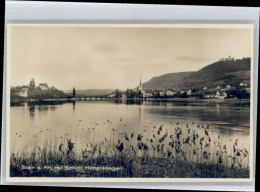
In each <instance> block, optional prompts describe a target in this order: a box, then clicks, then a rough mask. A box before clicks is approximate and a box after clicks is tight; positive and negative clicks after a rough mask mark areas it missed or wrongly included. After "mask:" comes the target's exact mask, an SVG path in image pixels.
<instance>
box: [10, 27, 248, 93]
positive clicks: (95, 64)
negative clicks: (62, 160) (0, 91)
mask: <svg viewBox="0 0 260 192" xmlns="http://www.w3.org/2000/svg"><path fill="white" fill-rule="evenodd" d="M8 35H10V37H9V39H10V43H9V42H8V46H10V47H8V51H10V59H8V65H10V69H11V70H10V84H11V86H17V85H28V84H29V82H30V79H31V78H34V80H35V83H36V85H38V84H39V83H48V85H49V86H55V87H56V88H58V89H61V90H72V88H73V87H75V88H76V89H116V88H119V89H126V88H134V87H136V86H138V85H139V82H140V78H141V79H142V82H146V81H148V80H150V79H151V78H153V77H156V76H160V75H164V74H166V73H175V72H184V71H197V70H199V69H201V68H203V67H205V66H207V65H209V64H211V63H213V62H215V61H218V60H219V58H225V57H228V56H232V57H234V58H235V59H240V58H243V57H250V56H251V50H252V49H251V36H250V35H251V32H250V29H249V28H242V27H241V28H224V27H223V28H201V27H198V28H187V27H185V28H176V27H169V28H165V27H164V28H160V27H100V26H99V27H97V26H96V27H93V26H92V27H89V26H77V27H75V26H55V25H52V26H50V25H49V26H48V25H46V26H41V25H38V26H37V25H36V26H32V25H28V26H26V25H25V26H23V25H14V26H11V28H10V33H9V34H8Z"/></svg>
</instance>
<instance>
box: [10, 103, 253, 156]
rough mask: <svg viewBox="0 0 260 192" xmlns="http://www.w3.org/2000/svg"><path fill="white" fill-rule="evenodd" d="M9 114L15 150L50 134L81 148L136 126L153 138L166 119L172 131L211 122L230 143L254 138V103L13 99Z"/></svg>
mask: <svg viewBox="0 0 260 192" xmlns="http://www.w3.org/2000/svg"><path fill="white" fill-rule="evenodd" d="M10 119H11V122H10V125H11V129H10V130H11V131H10V134H11V151H12V152H19V151H22V150H24V148H23V147H24V146H27V147H29V146H31V145H32V144H36V145H39V146H40V145H41V144H42V143H44V140H45V139H48V138H50V137H55V138H56V140H58V141H60V142H64V141H65V139H66V138H71V140H72V142H74V143H75V146H76V147H75V150H79V151H80V150H81V149H80V148H82V147H83V146H85V145H86V142H91V143H95V144H100V143H101V142H103V141H104V138H105V139H107V140H109V139H113V140H117V139H118V138H119V137H120V134H121V135H122V134H127V135H128V136H130V134H131V133H133V132H134V133H135V134H136V135H137V134H142V135H143V136H144V139H147V141H148V139H149V138H150V137H151V136H152V134H154V133H155V132H154V130H155V127H156V128H158V127H160V126H161V125H163V127H164V131H168V132H169V134H171V133H173V131H171V130H173V129H174V127H177V126H179V127H187V126H188V127H191V126H193V127H195V128H196V127H198V126H199V127H200V128H201V127H202V126H205V127H206V126H207V125H209V130H210V131H211V134H212V138H213V137H220V138H221V140H222V141H223V142H224V143H225V144H231V145H232V143H234V142H235V140H236V139H238V145H239V147H241V148H247V149H249V143H250V142H249V141H250V140H249V139H250V123H249V122H250V107H249V105H237V104H234V103H230V104H227V103H199V104H195V103H193V104H192V103H185V102H179V103H176V102H151V101H150V102H142V103H141V104H140V103H138V104H135V103H132V104H126V103H115V102H112V101H110V102H109V101H76V102H68V103H66V102H65V103H45V104H43V103H42V104H35V103H20V104H12V105H11V109H10ZM112 130H116V131H112ZM93 131H94V132H93ZM91 134H92V135H91Z"/></svg>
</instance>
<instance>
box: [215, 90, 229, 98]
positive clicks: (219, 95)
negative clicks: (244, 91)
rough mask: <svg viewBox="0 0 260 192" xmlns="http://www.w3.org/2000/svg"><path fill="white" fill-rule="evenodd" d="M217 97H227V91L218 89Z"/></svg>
mask: <svg viewBox="0 0 260 192" xmlns="http://www.w3.org/2000/svg"><path fill="white" fill-rule="evenodd" d="M215 97H216V98H218V99H225V98H227V93H226V92H219V91H217V92H216V95H215Z"/></svg>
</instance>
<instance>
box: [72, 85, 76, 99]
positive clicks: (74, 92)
mask: <svg viewBox="0 0 260 192" xmlns="http://www.w3.org/2000/svg"><path fill="white" fill-rule="evenodd" d="M72 96H73V97H75V96H76V90H75V87H73V91H72Z"/></svg>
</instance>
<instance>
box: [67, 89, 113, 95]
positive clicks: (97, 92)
mask: <svg viewBox="0 0 260 192" xmlns="http://www.w3.org/2000/svg"><path fill="white" fill-rule="evenodd" d="M114 91H115V89H86V90H76V95H77V96H79V97H83V96H105V95H109V94H111V93H112V92H114ZM64 92H65V93H72V90H66V91H64Z"/></svg>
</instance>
